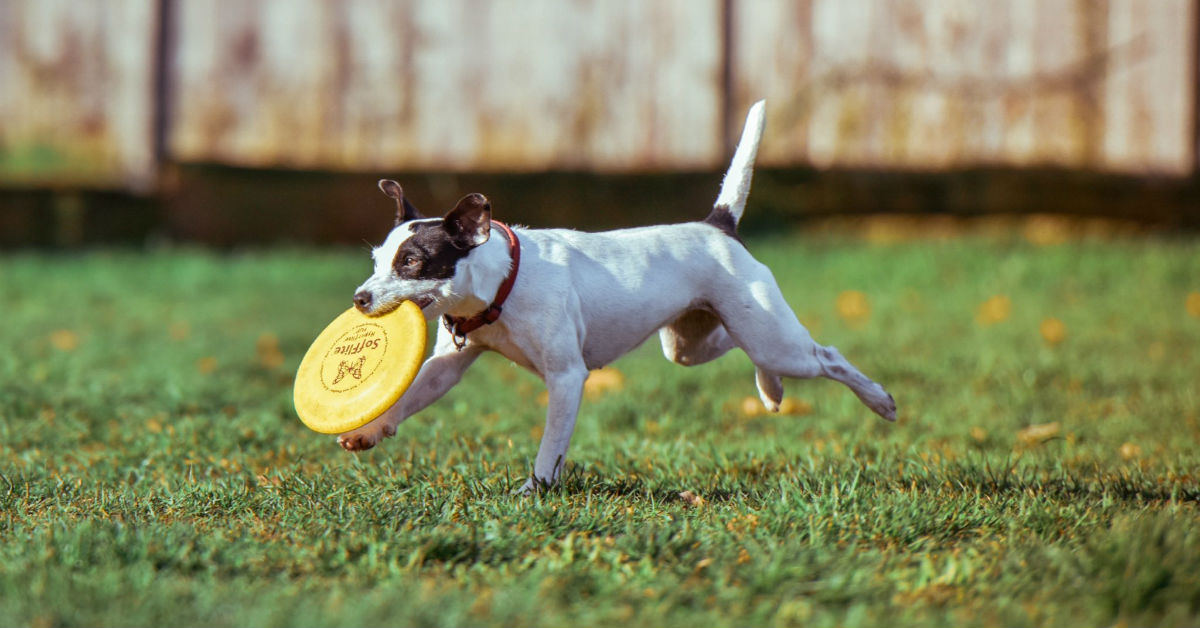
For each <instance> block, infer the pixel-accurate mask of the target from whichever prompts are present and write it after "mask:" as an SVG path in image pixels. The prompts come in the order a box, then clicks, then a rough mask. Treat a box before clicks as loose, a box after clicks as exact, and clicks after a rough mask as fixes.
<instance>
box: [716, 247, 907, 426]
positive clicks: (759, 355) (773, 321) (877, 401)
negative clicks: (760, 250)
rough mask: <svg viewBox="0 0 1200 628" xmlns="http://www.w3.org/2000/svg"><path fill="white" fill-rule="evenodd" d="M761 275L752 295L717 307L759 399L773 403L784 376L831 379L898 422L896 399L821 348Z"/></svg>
mask: <svg viewBox="0 0 1200 628" xmlns="http://www.w3.org/2000/svg"><path fill="white" fill-rule="evenodd" d="M762 269H763V271H764V272H765V276H763V277H761V278H758V279H756V280H753V281H751V282H749V283H748V284H747V285H746V288H748V289H744V290H742V291H739V292H738V293H736V296H734V295H730V296H731V298H727V299H726V300H725V301H724V302H723V303H722V304H718V309H719V310H720V309H721V308H724V309H725V310H726V311H727V312H728V315H727V316H722V320H723V321H724V324H725V327H726V329H727V330H728V331H729V334H730V336H732V337H733V340H734V341H735V342H736V343H737V345H738V346H739V347H741V348H742V350H743V351H745V352H746V355H748V356H749V357H750V360H751V361H752V362H754V365H755V366H756V367H757V368H758V372H759V374H758V376H757V378H756V379H757V381H758V385H759V392H760V394H762V395H763V396H764V397H770V395H769V394H767V393H769V392H772V391H774V390H776V388H775V387H773V384H774V382H772V381H771V378H772V377H775V378H776V381H778V380H777V378H778V376H780V375H781V376H783V377H795V378H799V379H808V378H813V377H827V378H829V379H832V380H835V381H838V382H841V383H843V384H845V385H846V386H847V387H848V388H850V390H852V391H854V394H855V395H857V396H858V398H859V400H861V401H862V402H863V403H864V404H865V405H866V406H867V407H868V408H870V409H871V410H872V411H874V412H875V413H876V414H878V415H879V416H881V417H883V418H884V419H887V420H888V421H895V420H896V401H895V400H894V399H893V398H892V396H891V395H890V394H888V392H887V391H886V390H884V389H883V387H882V386H880V385H879V384H877V383H875V382H874V381H872V380H871V379H870V378H868V377H867V376H866V375H863V373H862V371H859V370H858V369H857V368H856V367H855V366H854V365H853V364H851V363H850V362H849V361H848V360H846V358H845V357H843V356H842V354H841V353H839V352H838V350H837V349H835V348H833V347H824V346H821V345H819V344H817V343H816V341H814V340H813V338H812V336H811V335H810V334H809V333H808V330H807V329H805V327H804V325H801V324H800V321H799V320H797V319H796V315H795V314H793V313H792V310H791V308H789V307H788V305H787V302H786V301H785V300H784V298H783V294H782V293H781V292H780V291H779V287H778V286H777V285H775V281H774V279H773V278H771V277H770V275H769V271H766V269H765V267H762ZM764 380H765V381H764ZM764 388H765V390H764ZM779 390H782V388H781V387H780V388H779ZM764 403H766V400H765V399H764ZM768 407H770V406H769V405H768Z"/></svg>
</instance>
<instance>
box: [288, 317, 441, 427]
mask: <svg viewBox="0 0 1200 628" xmlns="http://www.w3.org/2000/svg"><path fill="white" fill-rule="evenodd" d="M354 319H360V320H359V321H355V320H354ZM364 324H371V325H375V326H378V327H379V328H380V329H382V330H383V335H384V341H385V342H386V343H387V344H386V345H385V347H387V348H386V349H385V354H384V356H383V357H382V358H381V359H380V361H379V362H378V363H377V364H375V366H374V368H373V369H372V370H371V372H370V373H369V374H368V375H367V376H366V377H365V378H363V380H364V382H363V383H364V384H368V385H370V386H371V387H370V388H369V389H366V390H363V391H360V392H357V393H354V394H353V395H352V396H351V397H350V398H348V399H339V398H338V395H340V394H342V393H349V392H351V391H353V390H354V389H356V388H359V386H353V387H351V388H347V389H345V390H340V391H338V390H332V389H330V388H329V386H328V385H327V384H326V383H325V381H324V378H323V377H322V367H323V366H324V364H325V361H326V359H327V358H328V357H329V355H330V353H331V352H332V351H333V349H334V345H335V344H336V342H337V341H338V340H339V339H341V338H342V337H343V336H345V335H347V334H349V333H351V332H352V331H354V330H355V329H357V328H358V327H359V326H360V325H364ZM427 333H428V332H427V327H426V321H425V315H424V314H423V313H422V312H421V308H419V307H417V305H416V304H415V303H413V302H412V301H404V302H403V303H401V304H400V306H399V307H397V308H396V309H395V310H393V311H392V312H389V313H387V314H384V315H382V316H366V315H365V314H362V313H361V312H359V311H358V310H357V309H355V308H353V307H351V308H348V309H346V310H345V311H343V312H342V313H340V314H338V316H337V317H335V318H334V319H333V320H332V321H330V322H329V324H327V325H326V326H325V328H324V329H322V330H321V332H320V333H319V334H317V337H316V339H314V340H313V342H312V344H310V345H309V347H308V349H307V350H306V351H305V352H304V357H303V358H302V359H301V360H300V365H299V366H298V367H297V368H296V378H295V381H294V382H293V386H292V405H293V407H294V409H295V411H296V416H298V417H299V418H300V421H301V422H302V423H304V425H305V426H306V427H308V429H310V430H312V431H314V432H317V433H320V434H344V433H346V432H350V431H353V430H356V429H358V428H360V427H362V426H364V425H366V424H368V423H370V422H371V421H373V420H375V419H376V418H377V417H379V415H381V414H383V413H384V411H386V410H387V409H388V408H389V407H391V406H392V405H393V404H395V403H396V401H397V400H399V399H400V397H401V396H403V395H404V392H405V391H406V390H408V387H409V386H411V385H412V382H413V380H414V379H416V376H417V373H418V372H419V371H420V369H421V365H422V363H424V359H425V349H426V344H427ZM392 336H398V337H397V338H393V337H392ZM393 345H394V346H395V349H393V348H392V347H393ZM405 356H411V357H410V358H409V360H408V362H407V363H403V362H402V360H403V359H404V358H405ZM375 377H381V378H383V379H374V380H372V378H375Z"/></svg>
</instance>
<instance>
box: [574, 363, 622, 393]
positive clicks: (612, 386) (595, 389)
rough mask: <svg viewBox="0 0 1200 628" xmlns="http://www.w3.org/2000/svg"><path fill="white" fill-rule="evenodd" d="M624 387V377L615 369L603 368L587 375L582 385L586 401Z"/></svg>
mask: <svg viewBox="0 0 1200 628" xmlns="http://www.w3.org/2000/svg"><path fill="white" fill-rule="evenodd" d="M624 387H625V376H624V375H622V374H621V371H618V370H617V369H615V368H612V367H611V366H610V367H605V368H602V369H596V370H594V371H592V372H591V373H590V374H588V378H587V381H586V382H584V383H583V394H584V395H585V396H586V397H587V398H588V399H595V398H597V397H599V396H601V395H603V394H605V393H607V392H612V391H616V390H621V389H622V388H624Z"/></svg>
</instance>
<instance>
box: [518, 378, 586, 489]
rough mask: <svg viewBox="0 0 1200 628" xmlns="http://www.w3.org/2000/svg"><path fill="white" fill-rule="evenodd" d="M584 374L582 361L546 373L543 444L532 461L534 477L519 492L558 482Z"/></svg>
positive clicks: (577, 407)
mask: <svg viewBox="0 0 1200 628" xmlns="http://www.w3.org/2000/svg"><path fill="white" fill-rule="evenodd" d="M587 378H588V371H587V368H586V367H584V366H583V365H582V364H580V365H577V366H572V367H570V368H567V369H564V370H562V371H558V372H554V373H548V374H547V375H546V378H545V379H546V388H547V390H548V391H549V394H550V403H549V407H548V408H547V409H546V430H545V432H543V433H542V444H541V445H540V446H539V447H538V454H537V460H536V461H535V462H534V463H533V477H531V478H529V480H528V481H526V482H525V485H524V486H522V487H521V488H520V489H519V491H518V492H520V493H524V494H526V495H528V494H530V493H532V492H535V491H537V490H539V489H542V488H548V487H550V486H553V485H554V484H555V483H557V482H558V477H559V474H561V473H562V470H563V466H564V465H565V464H566V460H567V446H568V445H570V444H571V433H572V432H574V431H575V417H576V416H577V415H578V414H579V402H580V399H582V398H583V383H584V382H585V381H586V380H587Z"/></svg>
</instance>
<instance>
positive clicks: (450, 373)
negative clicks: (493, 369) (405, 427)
mask: <svg viewBox="0 0 1200 628" xmlns="http://www.w3.org/2000/svg"><path fill="white" fill-rule="evenodd" d="M443 333H445V332H444V330H443ZM481 353H483V349H482V348H481V347H479V346H478V345H467V346H466V347H464V348H463V350H462V351H459V350H458V349H456V348H455V347H454V344H453V343H452V342H450V341H449V339H448V338H447V339H445V342H443V338H442V337H441V335H439V336H438V344H437V348H436V349H435V351H434V354H433V356H431V357H430V358H429V359H428V360H426V361H425V363H424V364H422V365H421V370H420V371H419V372H418V373H417V376H416V378H414V379H413V383H412V385H411V386H409V388H408V390H407V391H405V392H404V395H402V396H401V397H400V399H398V400H397V401H396V403H394V404H392V407H390V408H388V409H387V410H386V411H384V413H383V414H381V415H379V416H378V417H377V418H376V419H375V420H373V421H371V422H370V423H368V424H366V425H364V426H362V427H360V428H358V429H356V430H354V431H352V432H346V433H345V434H342V435H341V436H338V444H339V445H341V446H342V448H343V449H345V450H346V451H363V450H366V449H370V448H372V447H374V446H375V445H377V444H378V443H379V441H381V440H383V439H384V438H387V437H389V436H393V435H395V434H396V426H398V425H400V424H401V423H403V422H404V420H405V419H407V418H408V417H410V416H412V415H414V414H416V413H418V412H420V411H421V410H423V409H425V407H426V406H428V405H429V404H431V403H433V402H435V401H437V400H438V399H441V398H442V395H445V394H446V391H448V390H450V389H451V388H453V387H454V385H455V384H457V383H458V382H459V380H461V379H462V376H463V373H464V372H466V370H467V367H469V366H471V363H472V362H474V361H475V358H477V357H479V355H480V354H481Z"/></svg>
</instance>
